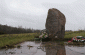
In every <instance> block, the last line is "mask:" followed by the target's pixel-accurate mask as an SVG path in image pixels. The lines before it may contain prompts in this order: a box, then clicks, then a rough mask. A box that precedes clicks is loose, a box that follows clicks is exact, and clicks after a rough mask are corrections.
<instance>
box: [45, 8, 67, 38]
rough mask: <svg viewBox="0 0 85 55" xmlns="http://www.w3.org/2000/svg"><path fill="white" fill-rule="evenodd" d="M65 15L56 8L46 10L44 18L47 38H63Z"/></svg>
mask: <svg viewBox="0 0 85 55" xmlns="http://www.w3.org/2000/svg"><path fill="white" fill-rule="evenodd" d="M65 22H66V19H65V16H64V14H63V13H61V12H60V11H59V10H58V9H55V8H52V9H49V10H48V15H47V19H46V30H47V32H48V33H49V38H52V39H53V38H55V36H56V37H57V38H59V39H63V38H64V35H65Z"/></svg>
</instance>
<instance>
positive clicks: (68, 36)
mask: <svg viewBox="0 0 85 55" xmlns="http://www.w3.org/2000/svg"><path fill="white" fill-rule="evenodd" d="M75 36H84V37H85V32H84V31H82V32H80V31H75V32H65V37H64V38H72V37H75Z"/></svg>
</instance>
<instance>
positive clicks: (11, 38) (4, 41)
mask: <svg viewBox="0 0 85 55" xmlns="http://www.w3.org/2000/svg"><path fill="white" fill-rule="evenodd" d="M36 35H37V34H36V33H25V34H4V35H0V48H1V47H5V46H6V45H8V46H12V45H15V44H17V43H20V42H23V41H31V40H34V37H35V36H36Z"/></svg>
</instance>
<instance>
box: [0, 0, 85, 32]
mask: <svg viewBox="0 0 85 55" xmlns="http://www.w3.org/2000/svg"><path fill="white" fill-rule="evenodd" d="M50 8H56V9H58V10H60V11H61V12H62V13H63V14H64V15H65V17H66V30H78V29H84V28H85V25H84V23H85V21H84V20H85V0H36V1H35V0H0V24H3V25H5V24H7V25H9V26H14V27H17V26H22V27H24V28H25V27H27V28H34V29H45V22H46V18H47V12H48V9H50Z"/></svg>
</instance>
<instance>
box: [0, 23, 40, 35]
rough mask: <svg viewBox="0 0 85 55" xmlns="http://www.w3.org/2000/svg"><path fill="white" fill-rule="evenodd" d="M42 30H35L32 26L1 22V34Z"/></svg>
mask: <svg viewBox="0 0 85 55" xmlns="http://www.w3.org/2000/svg"><path fill="white" fill-rule="evenodd" d="M35 32H40V30H35V29H31V28H28V29H27V28H22V27H21V26H19V27H11V26H7V25H1V24H0V34H19V33H35Z"/></svg>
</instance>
